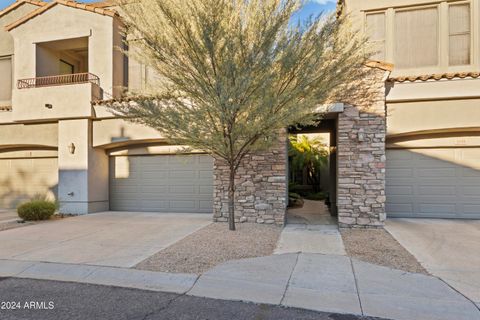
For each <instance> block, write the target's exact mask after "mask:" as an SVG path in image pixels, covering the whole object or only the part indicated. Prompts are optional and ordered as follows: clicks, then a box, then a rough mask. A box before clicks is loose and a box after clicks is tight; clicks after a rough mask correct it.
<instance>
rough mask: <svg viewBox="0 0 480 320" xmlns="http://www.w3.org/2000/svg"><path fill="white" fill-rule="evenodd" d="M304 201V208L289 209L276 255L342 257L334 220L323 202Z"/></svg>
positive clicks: (340, 241) (341, 243) (339, 236)
mask: <svg viewBox="0 0 480 320" xmlns="http://www.w3.org/2000/svg"><path fill="white" fill-rule="evenodd" d="M304 201H305V203H304V205H303V207H301V208H292V209H289V210H288V213H287V225H286V226H285V227H284V228H283V230H282V233H281V235H280V239H279V241H278V244H277V248H276V249H275V254H282V253H297V252H302V253H321V254H337V255H345V254H346V253H345V248H344V246H343V241H342V236H341V235H340V232H339V231H338V225H337V222H336V218H335V217H332V216H331V215H330V212H329V211H328V207H327V206H326V205H325V203H324V202H323V201H312V200H306V199H305V200H304Z"/></svg>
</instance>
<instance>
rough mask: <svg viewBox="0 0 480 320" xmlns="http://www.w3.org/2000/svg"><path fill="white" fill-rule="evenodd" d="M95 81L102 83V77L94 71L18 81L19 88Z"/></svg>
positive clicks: (98, 83) (97, 83) (95, 82)
mask: <svg viewBox="0 0 480 320" xmlns="http://www.w3.org/2000/svg"><path fill="white" fill-rule="evenodd" d="M88 82H90V83H94V84H96V85H100V78H99V77H98V76H96V75H94V74H92V73H74V74H65V75H60V76H49V77H39V78H30V79H21V80H18V81H17V88H18V89H28V88H40V87H53V86H63V85H69V84H79V83H88Z"/></svg>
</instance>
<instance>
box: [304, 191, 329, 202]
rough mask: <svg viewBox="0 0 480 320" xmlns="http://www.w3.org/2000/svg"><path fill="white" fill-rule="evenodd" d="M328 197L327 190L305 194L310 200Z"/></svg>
mask: <svg viewBox="0 0 480 320" xmlns="http://www.w3.org/2000/svg"><path fill="white" fill-rule="evenodd" d="M326 198H327V194H326V193H325V192H316V193H313V192H312V193H309V194H306V195H305V199H308V200H316V201H320V200H325V199H326Z"/></svg>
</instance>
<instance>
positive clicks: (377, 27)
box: [366, 12, 385, 61]
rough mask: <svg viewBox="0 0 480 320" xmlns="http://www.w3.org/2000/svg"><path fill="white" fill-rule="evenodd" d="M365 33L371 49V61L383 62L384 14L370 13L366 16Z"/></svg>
mask: <svg viewBox="0 0 480 320" xmlns="http://www.w3.org/2000/svg"><path fill="white" fill-rule="evenodd" d="M366 31H367V37H368V41H369V43H370V44H371V46H372V47H371V49H372V50H373V51H374V54H373V56H372V59H375V60H380V61H384V60H385V13H384V12H380V13H370V14H367V16H366Z"/></svg>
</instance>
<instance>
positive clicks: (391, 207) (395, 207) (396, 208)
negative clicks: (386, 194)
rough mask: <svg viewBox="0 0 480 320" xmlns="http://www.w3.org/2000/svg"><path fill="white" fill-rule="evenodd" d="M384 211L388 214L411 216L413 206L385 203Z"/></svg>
mask: <svg viewBox="0 0 480 320" xmlns="http://www.w3.org/2000/svg"><path fill="white" fill-rule="evenodd" d="M385 209H386V211H387V212H388V213H389V214H393V213H401V214H413V213H414V211H413V205H412V204H409V203H387V204H386V205H385Z"/></svg>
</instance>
